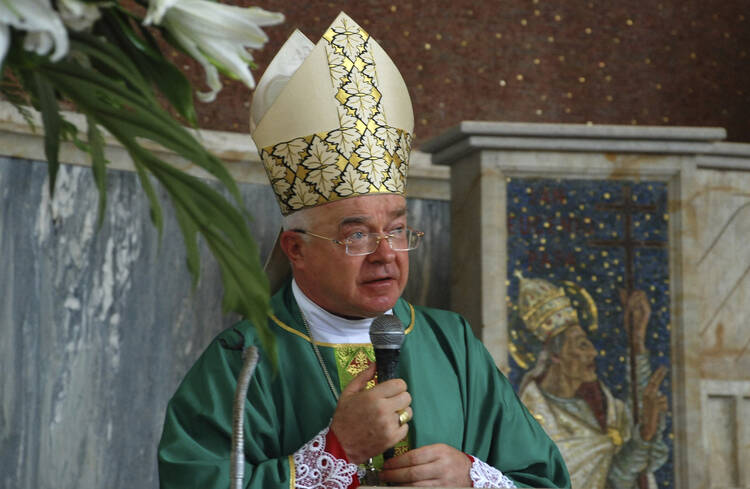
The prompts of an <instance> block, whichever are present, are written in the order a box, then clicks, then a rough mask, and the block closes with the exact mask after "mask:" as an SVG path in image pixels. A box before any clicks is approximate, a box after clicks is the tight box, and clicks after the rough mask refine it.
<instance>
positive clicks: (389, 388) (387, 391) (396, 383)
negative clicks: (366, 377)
mask: <svg viewBox="0 0 750 489" xmlns="http://www.w3.org/2000/svg"><path fill="white" fill-rule="evenodd" d="M406 389H407V385H406V382H404V379H391V380H387V381H385V382H383V383H382V384H378V385H376V386H375V388H373V391H377V392H378V393H379V394H380V395H381V396H383V397H393V396H397V395H399V394H401V393H403V392H406Z"/></svg>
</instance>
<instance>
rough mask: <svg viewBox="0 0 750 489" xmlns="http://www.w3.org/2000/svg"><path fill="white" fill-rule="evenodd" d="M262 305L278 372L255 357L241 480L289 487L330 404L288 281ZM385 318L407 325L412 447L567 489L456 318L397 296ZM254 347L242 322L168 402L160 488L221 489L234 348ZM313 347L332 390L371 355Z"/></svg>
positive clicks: (527, 419)
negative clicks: (438, 446)
mask: <svg viewBox="0 0 750 489" xmlns="http://www.w3.org/2000/svg"><path fill="white" fill-rule="evenodd" d="M271 306H272V309H273V311H274V314H273V316H271V317H270V319H269V326H270V328H271V329H272V331H273V333H274V335H275V337H276V347H277V349H278V370H277V371H276V372H274V369H273V366H272V365H271V364H270V362H269V359H268V356H267V355H264V352H263V351H261V361H260V363H259V365H258V368H257V369H256V371H255V375H254V376H253V379H252V382H251V383H250V387H249V389H248V395H247V400H246V403H245V404H246V408H245V414H246V421H245V460H246V463H245V484H246V487H250V488H257V489H261V488H263V489H266V488H274V487H278V488H289V487H291V488H293V487H294V466H293V459H292V454H293V453H294V452H295V451H296V450H298V449H299V448H300V447H302V445H304V444H305V443H307V442H308V441H310V440H311V439H312V438H313V437H314V436H315V435H317V434H318V433H319V432H320V431H321V430H322V429H324V428H325V427H326V426H328V425H329V423H330V421H331V417H332V416H333V411H334V409H335V407H336V401H335V399H334V397H333V394H332V393H331V388H330V387H329V385H328V382H327V381H326V377H325V374H324V373H323V371H322V369H321V367H320V365H319V363H318V360H317V358H316V356H315V352H314V351H313V348H312V345H311V344H310V338H309V337H308V336H307V334H306V332H305V327H304V325H303V324H302V322H301V319H300V313H299V309H298V308H297V304H296V303H295V301H294V297H293V294H292V291H291V285H290V283H287V285H286V286H285V287H283V288H282V290H280V291H279V292H278V293H277V294H276V295H274V297H273V298H272V301H271ZM393 312H394V314H395V315H396V316H398V318H399V319H401V321H402V322H403V323H404V325H405V327H406V336H405V339H404V343H403V346H402V348H401V357H400V372H401V377H402V378H403V379H404V380H405V381H406V383H407V385H408V390H409V393H410V394H411V396H412V404H411V406H412V409H413V411H414V419H413V420H412V421H411V422H410V423H409V425H410V431H409V436H408V444H409V446H411V447H421V446H424V445H430V444H433V443H446V444H448V445H451V446H453V447H455V448H457V449H459V450H461V451H463V452H465V453H467V454H469V455H473V456H475V457H477V458H478V459H480V460H482V461H484V462H486V463H488V464H489V465H492V466H493V467H495V468H497V469H498V470H500V471H501V472H502V473H503V474H505V475H506V476H507V477H510V478H511V479H513V480H514V481H515V482H516V484H517V485H519V486H531V487H570V479H569V477H568V472H567V470H566V468H565V464H564V462H563V459H562V457H561V456H560V453H559V452H558V450H557V447H556V446H555V444H554V443H553V442H552V441H551V440H550V439H549V437H548V436H547V435H546V434H545V433H544V431H543V430H542V428H541V427H540V426H539V425H538V424H537V422H536V420H534V418H533V417H532V416H531V415H530V414H529V412H528V411H527V410H526V408H525V407H524V406H523V404H522V403H521V402H520V401H519V400H518V397H517V396H516V394H515V393H514V392H513V389H512V387H511V386H510V383H509V382H508V381H507V379H506V378H505V377H504V376H503V375H502V374H501V373H500V372H499V371H498V369H497V368H496V367H495V364H494V362H493V360H492V358H491V357H490V355H489V353H488V352H487V350H486V349H485V348H484V346H483V345H482V343H481V342H480V341H479V340H477V339H476V337H475V336H474V334H473V333H472V331H471V328H470V327H469V325H468V324H467V323H466V321H465V320H464V319H463V318H461V317H460V316H458V315H457V314H455V313H452V312H448V311H441V310H437V309H430V308H422V307H414V306H412V305H410V304H409V303H407V302H406V301H404V300H403V299H399V301H398V302H397V303H396V305H395V306H394V308H393ZM251 344H254V345H257V346H259V347H260V343H259V341H258V337H257V335H256V333H255V330H254V328H253V326H252V325H251V324H250V323H248V322H247V321H243V322H240V323H238V324H237V325H235V326H234V327H233V328H230V329H228V330H226V331H225V332H223V333H222V334H220V335H219V336H218V337H217V338H216V339H215V340H214V341H213V342H212V343H211V344H210V345H209V346H208V348H207V349H206V351H205V352H204V353H203V354H202V355H201V357H200V358H199V359H198V361H197V362H196V363H195V365H194V366H193V367H192V368H191V369H190V371H189V372H188V374H187V375H186V376H185V379H184V380H183V382H182V384H181V385H180V387H179V388H178V390H177V392H176V393H175V395H174V397H173V398H172V400H171V401H170V402H169V405H168V407H167V413H166V418H165V421H164V431H163V433H162V438H161V442H160V444H159V479H160V481H161V487H162V488H163V489H169V488H180V489H186V488H200V489H226V488H228V487H229V484H230V473H229V459H230V451H231V430H232V402H233V397H234V392H235V388H236V384H237V383H236V378H237V375H238V374H239V371H240V368H241V366H242V351H241V350H242V348H243V347H246V346H248V345H251ZM319 347H320V352H321V354H322V356H323V359H324V361H325V362H326V366H327V368H328V371H329V373H330V374H331V377H332V378H333V381H334V383H335V384H336V385H337V387H338V388H339V389H340V388H341V386H342V385H344V384H346V383H347V382H348V381H349V380H351V377H352V375H354V373H356V372H357V371H358V370H361V368H362V366H363V364H364V363H366V361H367V360H366V359H365V357H364V355H365V354H366V355H367V356H369V355H370V354H371V351H372V350H371V348H364V347H363V345H330V344H319ZM394 416H395V414H394Z"/></svg>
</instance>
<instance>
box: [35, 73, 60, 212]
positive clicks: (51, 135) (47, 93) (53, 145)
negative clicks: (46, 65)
mask: <svg viewBox="0 0 750 489" xmlns="http://www.w3.org/2000/svg"><path fill="white" fill-rule="evenodd" d="M32 76H33V79H34V83H35V85H36V95H37V97H39V109H40V112H41V113H42V123H43V124H44V154H45V156H46V157H47V163H48V172H49V195H50V198H52V197H53V196H54V194H55V182H56V180H57V171H58V169H59V168H60V159H59V157H60V128H61V126H62V118H61V117H60V108H59V106H58V105H57V98H55V89H54V88H53V86H52V84H51V83H50V82H49V80H48V79H46V78H45V77H44V76H43V75H42V73H40V72H38V71H35V72H34V73H33V75H32Z"/></svg>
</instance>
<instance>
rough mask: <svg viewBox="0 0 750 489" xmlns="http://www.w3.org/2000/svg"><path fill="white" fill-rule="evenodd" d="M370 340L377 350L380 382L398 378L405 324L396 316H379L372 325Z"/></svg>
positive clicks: (376, 360) (376, 359)
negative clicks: (399, 357)
mask: <svg viewBox="0 0 750 489" xmlns="http://www.w3.org/2000/svg"><path fill="white" fill-rule="evenodd" d="M370 342H371V343H372V347H373V349H374V350H375V365H376V370H377V374H378V383H380V382H385V381H386V380H391V379H395V378H398V356H399V353H400V352H401V344H402V343H403V342H404V324H403V323H402V322H401V320H400V319H399V318H397V317H396V316H393V315H390V314H387V315H382V316H378V317H376V318H375V320H374V321H373V322H372V324H371V325H370Z"/></svg>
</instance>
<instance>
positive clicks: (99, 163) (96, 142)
mask: <svg viewBox="0 0 750 489" xmlns="http://www.w3.org/2000/svg"><path fill="white" fill-rule="evenodd" d="M86 123H87V124H88V139H89V154H90V155H91V170H92V171H93V173H94V182H95V183H96V188H97V190H99V210H98V213H97V219H96V221H97V227H98V228H101V227H102V223H103V222H104V210H105V209H106V207H107V163H108V161H107V160H106V159H105V158H104V138H103V137H102V133H101V132H100V131H99V128H98V127H97V125H96V121H95V120H94V119H93V118H92V117H90V116H88V117H86Z"/></svg>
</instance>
